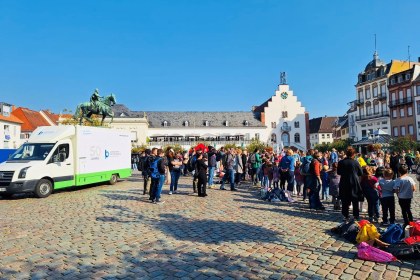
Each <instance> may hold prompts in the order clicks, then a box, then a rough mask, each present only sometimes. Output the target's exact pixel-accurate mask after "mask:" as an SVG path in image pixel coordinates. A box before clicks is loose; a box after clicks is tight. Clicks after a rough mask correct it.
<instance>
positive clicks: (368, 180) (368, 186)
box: [360, 166, 380, 223]
mask: <svg viewBox="0 0 420 280" xmlns="http://www.w3.org/2000/svg"><path fill="white" fill-rule="evenodd" d="M360 184H361V185H362V191H363V194H364V195H365V197H366V200H367V202H368V215H369V221H370V222H371V223H372V222H378V219H379V190H380V186H379V184H378V178H376V177H375V176H373V168H372V167H371V166H365V167H364V168H363V176H362V181H361V182H360Z"/></svg>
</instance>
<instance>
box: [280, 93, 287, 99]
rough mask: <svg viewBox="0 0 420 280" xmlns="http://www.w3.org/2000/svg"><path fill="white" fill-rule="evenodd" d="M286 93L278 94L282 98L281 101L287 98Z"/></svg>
mask: <svg viewBox="0 0 420 280" xmlns="http://www.w3.org/2000/svg"><path fill="white" fill-rule="evenodd" d="M287 95H288V94H287V92H282V93H281V94H280V96H281V98H283V99H286V98H287Z"/></svg>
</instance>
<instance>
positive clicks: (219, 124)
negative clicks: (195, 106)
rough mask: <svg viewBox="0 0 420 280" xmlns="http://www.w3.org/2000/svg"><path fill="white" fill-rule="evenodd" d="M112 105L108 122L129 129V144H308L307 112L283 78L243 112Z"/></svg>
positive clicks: (277, 149)
mask: <svg viewBox="0 0 420 280" xmlns="http://www.w3.org/2000/svg"><path fill="white" fill-rule="evenodd" d="M113 111H114V114H115V118H114V121H113V123H112V125H111V126H112V127H115V128H125V129H128V130H130V131H131V132H132V142H133V144H134V145H142V144H147V145H149V146H150V147H162V146H167V145H175V144H179V145H181V146H183V147H184V148H189V147H190V146H191V145H194V144H195V143H197V142H202V141H204V142H206V143H208V144H209V145H212V146H215V147H221V146H224V145H226V144H228V143H235V144H236V145H239V146H243V147H245V146H246V145H247V144H249V143H250V142H251V141H252V140H253V139H258V140H260V141H263V142H265V143H267V144H269V145H272V146H273V148H274V150H276V151H279V150H280V149H282V148H283V147H286V146H287V147H296V148H298V149H301V150H306V148H307V118H308V115H307V113H306V112H305V108H304V107H303V106H302V104H301V103H300V102H299V101H298V99H297V97H296V96H295V95H294V93H293V91H292V90H290V88H289V85H287V84H281V85H279V86H278V88H277V90H276V91H275V93H274V95H273V96H272V97H271V98H270V99H268V100H267V101H266V102H264V103H263V104H261V105H259V106H254V107H253V109H252V110H251V111H248V112H148V111H132V110H130V109H129V108H127V107H126V106H124V105H122V104H117V105H115V106H114V107H113Z"/></svg>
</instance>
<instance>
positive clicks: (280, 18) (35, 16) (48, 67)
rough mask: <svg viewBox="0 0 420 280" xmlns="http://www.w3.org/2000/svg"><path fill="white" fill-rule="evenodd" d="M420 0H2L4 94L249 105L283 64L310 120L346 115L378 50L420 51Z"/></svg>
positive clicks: (168, 106) (205, 107) (393, 55)
mask: <svg viewBox="0 0 420 280" xmlns="http://www.w3.org/2000/svg"><path fill="white" fill-rule="evenodd" d="M419 10H420V1H415V0H411V1H410V0H408V1H398V2H396V1H362V0H360V1H359V0H352V1H326V0H325V1H309V0H308V1H299V0H298V1H280V0H235V1H233V0H213V1H204V0H202V1H199V0H196V1H193V0H176V1H173V0H166V1H164V0H154V1H135V0H132V1H127V0H120V1H117V0H115V1H108V0H101V1H75V0H73V1H64V0H62V1H42V0H40V1H29V0H28V1H6V0H0V36H1V38H2V40H1V41H2V43H1V44H0V101H4V102H8V103H12V104H15V105H17V106H24V107H29V108H32V109H35V110H38V109H51V110H52V111H53V112H56V113H58V112H60V111H63V110H64V109H67V110H72V111H74V109H75V107H76V106H77V104H78V103H80V102H83V101H87V100H88V99H89V97H90V94H91V93H92V92H93V90H94V89H95V88H98V89H99V90H100V93H101V95H105V94H109V93H111V92H112V93H114V94H116V96H117V101H118V103H123V104H126V105H127V106H128V107H129V108H131V109H132V110H148V111H151V110H159V111H183V110H187V111H247V110H250V108H251V106H252V105H258V104H260V103H262V102H264V101H265V100H266V99H268V98H269V97H270V96H271V95H272V94H273V93H274V90H275V89H276V87H277V85H278V83H279V73H280V72H281V71H286V72H287V76H288V83H289V84H290V87H291V88H292V90H294V92H295V94H296V95H297V96H298V98H299V100H300V101H301V102H302V103H303V105H304V106H305V107H306V110H307V111H309V113H310V117H311V118H312V117H318V116H323V115H330V116H331V115H341V114H344V113H345V112H346V110H347V109H348V106H347V103H348V102H349V101H351V100H353V99H355V89H354V84H355V83H356V79H357V74H358V73H359V72H360V71H362V70H363V69H364V67H365V66H366V64H367V63H368V62H369V61H370V60H371V59H372V55H373V52H374V35H373V34H375V33H376V34H377V42H378V44H377V45H378V47H377V49H378V52H379V56H380V58H381V59H383V60H384V61H385V62H389V61H390V60H391V59H400V60H406V59H407V58H408V54H407V46H408V45H410V49H411V57H412V60H417V57H418V56H420V32H419V28H418V15H417V14H416V12H417V11H419Z"/></svg>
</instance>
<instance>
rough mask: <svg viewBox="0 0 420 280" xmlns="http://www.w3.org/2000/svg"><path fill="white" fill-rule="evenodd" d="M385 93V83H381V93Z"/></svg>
mask: <svg viewBox="0 0 420 280" xmlns="http://www.w3.org/2000/svg"><path fill="white" fill-rule="evenodd" d="M385 94H386V85H381V95H385Z"/></svg>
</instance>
